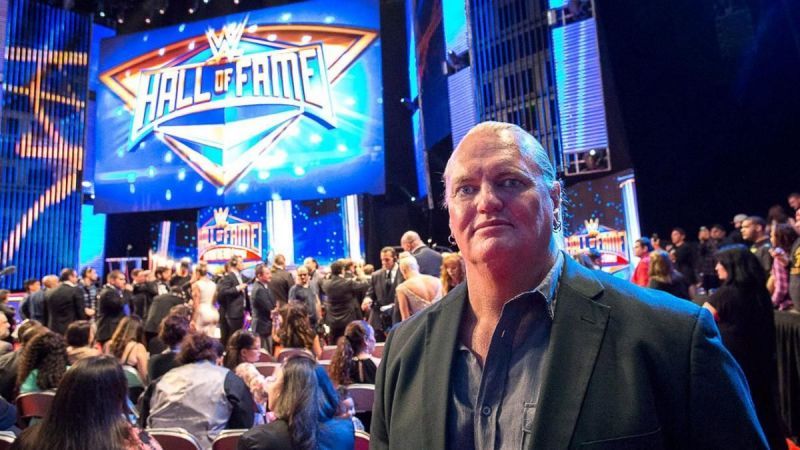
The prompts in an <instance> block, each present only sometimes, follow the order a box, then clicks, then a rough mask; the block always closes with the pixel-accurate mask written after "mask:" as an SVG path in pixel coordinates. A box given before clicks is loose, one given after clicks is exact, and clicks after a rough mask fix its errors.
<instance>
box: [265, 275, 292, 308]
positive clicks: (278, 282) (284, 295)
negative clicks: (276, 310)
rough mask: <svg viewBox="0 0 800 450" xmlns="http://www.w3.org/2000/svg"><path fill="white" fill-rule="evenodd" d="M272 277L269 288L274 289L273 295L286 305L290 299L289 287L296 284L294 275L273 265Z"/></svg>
mask: <svg viewBox="0 0 800 450" xmlns="http://www.w3.org/2000/svg"><path fill="white" fill-rule="evenodd" d="M271 271H272V279H270V280H269V290H270V291H272V296H273V297H275V300H276V301H277V302H278V303H280V304H281V305H285V304H286V302H288V301H289V289H291V288H292V286H294V277H293V276H292V274H291V273H289V272H288V271H286V270H284V269H278V268H277V267H273V268H272V269H271Z"/></svg>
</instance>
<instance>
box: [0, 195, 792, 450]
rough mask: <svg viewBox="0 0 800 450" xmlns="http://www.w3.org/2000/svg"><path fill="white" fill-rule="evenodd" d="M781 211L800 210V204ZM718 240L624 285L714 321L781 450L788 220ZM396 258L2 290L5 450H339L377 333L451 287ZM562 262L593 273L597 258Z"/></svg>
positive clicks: (669, 247) (438, 275)
mask: <svg viewBox="0 0 800 450" xmlns="http://www.w3.org/2000/svg"><path fill="white" fill-rule="evenodd" d="M789 200H790V201H789V204H790V205H791V206H792V207H793V208H797V207H800V194H792V195H791V196H790V198H789ZM732 226H733V228H732V229H731V230H730V231H728V230H727V229H726V227H725V226H722V225H719V224H714V225H712V226H710V227H705V226H703V227H700V229H699V230H698V231H697V240H696V241H694V240H692V239H690V237H689V236H688V235H687V232H686V231H684V230H683V229H682V228H679V227H676V228H674V229H673V230H672V231H671V234H670V239H669V242H665V241H666V240H662V239H660V238H659V236H658V235H657V234H653V235H652V236H651V237H649V238H648V237H642V238H640V239H638V240H636V241H635V242H634V243H633V252H634V255H635V257H636V259H635V262H634V266H633V267H632V270H631V271H630V281H631V282H632V283H634V284H636V285H639V286H642V287H644V288H651V289H659V290H663V291H667V292H669V293H670V294H672V295H674V296H676V297H680V298H684V299H686V300H692V301H695V302H698V303H699V304H704V306H705V307H706V308H708V309H709V310H710V311H711V312H712V313H713V315H714V318H715V320H716V321H717V324H718V327H719V328H720V331H721V334H722V338H723V341H724V344H725V346H726V347H728V349H729V350H730V351H731V353H732V354H733V356H734V357H735V358H736V360H737V361H738V362H739V364H740V365H741V367H742V369H743V371H744V373H745V375H746V377H747V381H748V383H749V386H750V389H751V395H752V398H753V401H754V404H755V406H756V411H757V414H758V418H759V420H760V422H761V424H762V427H763V428H764V430H765V434H766V435H767V437H768V439H769V440H770V442H771V443H773V444H774V447H775V448H783V447H781V446H780V442H781V441H782V439H783V436H784V435H783V434H782V433H783V431H782V424H781V420H780V415H779V414H778V409H777V406H778V405H777V403H776V392H775V387H776V373H775V359H774V356H775V345H774V343H775V338H774V336H775V329H774V324H773V319H772V311H773V310H788V311H793V312H800V237H799V236H800V210H795V213H794V214H793V215H791V216H790V215H787V214H785V213H784V212H783V210H782V208H780V207H773V208H771V209H770V210H769V214H768V216H767V218H766V219H765V218H762V217H760V216H757V215H746V214H737V215H736V216H735V217H734V219H733V222H732ZM399 247H400V248H402V252H400V251H398V248H396V247H384V248H383V249H382V250H381V252H380V260H381V266H380V268H378V270H374V271H373V270H372V268H371V267H365V266H363V265H362V264H359V263H356V262H354V261H351V260H346V259H343V260H337V261H334V262H333V263H332V264H331V266H330V269H329V271H328V272H327V273H326V269H324V268H322V267H320V266H319V265H318V264H317V262H316V261H315V260H314V259H313V258H306V259H305V261H304V263H303V264H302V265H301V266H299V267H296V268H294V270H290V269H291V268H290V267H287V265H286V261H285V258H284V257H283V256H282V255H277V256H276V257H275V258H274V263H273V264H272V266H268V265H267V264H259V265H258V266H256V267H255V268H254V270H253V271H252V274H253V278H252V279H249V278H248V277H247V276H246V275H245V273H244V272H247V270H245V267H244V263H243V261H242V260H241V258H239V257H233V258H231V260H230V261H229V262H228V263H227V264H226V265H225V267H224V269H222V270H221V271H220V272H219V273H215V274H212V273H211V272H210V270H209V267H208V266H207V265H206V263H204V262H200V263H198V264H196V265H195V266H194V268H192V264H191V261H186V260H182V261H180V262H179V263H178V264H177V265H176V267H174V268H173V267H169V266H159V267H154V268H153V270H152V271H151V270H143V269H135V270H132V271H131V272H130V274H126V273H125V272H124V271H120V270H112V271H110V272H109V273H108V274H107V276H106V283H105V284H103V285H100V284H99V283H98V274H97V272H96V271H95V270H94V269H91V268H86V269H83V270H82V271H81V272H80V274H79V273H78V272H76V271H75V270H74V269H70V268H66V269H63V270H62V271H61V273H60V274H59V275H58V276H56V275H45V276H44V277H43V278H42V279H41V280H29V281H27V282H26V283H25V291H26V295H25V298H24V300H23V301H22V302H21V304H20V307H19V311H18V312H17V311H15V310H14V308H12V307H11V306H9V305H8V304H7V302H6V301H5V297H7V294H8V293H7V292H2V291H0V300H2V301H0V312H3V313H4V314H0V338H1V339H3V341H2V342H3V345H2V346H0V396H2V399H0V426H3V427H4V428H5V429H6V430H10V431H13V432H15V433H17V434H19V437H18V439H17V440H16V442H15V444H14V446H15V448H20V449H50V448H53V449H56V448H59V449H60V448H75V449H77V448H108V449H159V448H161V447H160V445H159V443H158V442H157V439H155V438H153V437H152V436H150V435H149V434H148V430H149V429H156V428H174V427H178V428H183V429H185V430H186V431H187V432H188V433H189V434H191V435H192V436H193V437H194V439H196V440H197V442H198V443H199V445H200V446H201V447H202V448H203V449H210V448H211V446H212V443H213V441H214V439H215V438H217V436H219V435H220V433H222V431H224V430H226V429H240V430H241V429H245V430H248V431H246V432H244V434H243V435H242V436H241V438H240V440H239V448H240V449H261V448H264V449H266V448H270V449H272V448H279V449H280V448H287V449H289V448H291V449H316V448H322V449H352V448H353V445H354V438H355V437H354V436H355V431H356V430H364V425H363V423H362V420H363V421H364V422H366V423H367V424H368V423H369V417H366V418H365V417H363V416H362V415H360V414H359V416H358V417H356V408H355V404H354V400H353V397H351V396H350V393H349V391H348V389H349V387H350V386H352V385H354V384H356V385H362V384H367V385H370V384H374V383H375V378H376V372H377V368H378V366H379V365H380V363H381V360H380V353H379V352H378V351H377V350H378V348H379V347H380V345H382V344H381V343H382V342H383V341H385V339H386V336H387V335H388V334H389V333H390V331H391V330H392V328H393V327H395V326H397V325H398V324H399V323H400V322H402V321H404V320H409V319H412V318H413V316H414V315H415V314H417V313H419V311H421V310H423V309H425V308H426V307H428V306H430V305H431V304H433V303H435V302H437V301H439V299H441V298H442V297H443V296H444V295H446V294H447V293H448V292H449V291H450V290H452V289H453V288H454V287H455V286H456V285H458V284H461V283H463V282H464V281H465V276H466V272H465V268H464V267H465V266H464V260H463V259H462V257H461V255H460V254H459V253H445V254H440V253H438V252H436V251H435V250H434V249H432V248H429V247H428V246H426V245H425V244H424V242H423V241H422V239H421V238H420V237H419V235H418V234H417V233H416V232H413V231H409V232H407V233H405V234H404V235H403V236H402V237H401V239H400V245H399ZM574 256H575V258H576V259H577V260H578V261H580V262H581V263H583V264H584V265H588V266H590V267H593V268H595V269H599V268H602V255H600V254H599V253H598V252H597V251H596V249H589V250H587V252H586V253H585V254H578V255H574ZM192 269H193V270H192ZM173 270H174V272H173ZM79 275H80V278H79ZM18 323H19V324H18ZM754 348H757V349H758V350H757V351H753V349H754ZM276 361H277V362H276ZM43 391H55V397H54V399H53V403H52V407H51V409H50V411H49V413H48V414H47V415H45V416H44V417H41V418H39V419H34V420H31V421H23V420H16V414H18V413H19V411H16V410H15V408H14V406H13V404H14V401H15V399H16V398H17V396H19V395H25V394H29V393H35V392H43ZM76 411H80V414H76V413H75V412H76ZM364 419H366V420H364ZM17 426H20V427H23V428H24V431H22V432H20V429H19V428H17ZM367 431H368V430H367Z"/></svg>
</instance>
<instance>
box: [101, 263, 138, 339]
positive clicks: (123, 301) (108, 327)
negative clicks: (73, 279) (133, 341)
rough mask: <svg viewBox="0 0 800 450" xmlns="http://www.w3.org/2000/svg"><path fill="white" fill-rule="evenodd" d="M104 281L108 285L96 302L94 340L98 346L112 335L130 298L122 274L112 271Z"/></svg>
mask: <svg viewBox="0 0 800 450" xmlns="http://www.w3.org/2000/svg"><path fill="white" fill-rule="evenodd" d="M106 279H107V280H108V283H107V284H106V285H105V286H103V289H101V290H100V294H99V295H98V300H97V305H98V306H97V307H98V310H97V334H96V340H97V342H98V343H100V344H105V343H106V341H108V340H109V339H111V336H113V335H114V331H115V330H116V329H117V325H119V322H120V321H121V320H122V318H123V317H125V305H128V304H129V303H130V298H131V293H130V291H128V290H126V289H125V284H126V280H125V275H124V274H123V273H122V272H120V271H119V270H112V271H111V272H110V273H109V274H108V276H107V277H106Z"/></svg>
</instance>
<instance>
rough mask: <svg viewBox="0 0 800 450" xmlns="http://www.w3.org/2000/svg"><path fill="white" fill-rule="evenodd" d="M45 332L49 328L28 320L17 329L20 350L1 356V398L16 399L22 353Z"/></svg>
mask: <svg viewBox="0 0 800 450" xmlns="http://www.w3.org/2000/svg"><path fill="white" fill-rule="evenodd" d="M45 331H47V328H45V327H43V326H42V324H41V323H39V322H37V321H35V320H26V321H25V322H23V323H22V324H21V325H20V326H19V327H18V328H17V336H18V338H19V349H18V350H17V351H15V352H12V353H7V354H5V355H3V356H0V396H2V397H3V398H5V399H12V400H13V399H14V396H15V394H16V388H17V371H18V369H19V362H20V361H21V360H22V357H21V355H22V351H23V350H24V349H25V346H27V345H28V342H30V341H31V339H33V338H34V337H36V336H37V335H38V334H39V333H43V332H45Z"/></svg>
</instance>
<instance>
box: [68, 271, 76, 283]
mask: <svg viewBox="0 0 800 450" xmlns="http://www.w3.org/2000/svg"><path fill="white" fill-rule="evenodd" d="M69 281H70V283H72V284H77V283H78V275H77V274H76V273H75V272H72V275H70V276H69Z"/></svg>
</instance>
